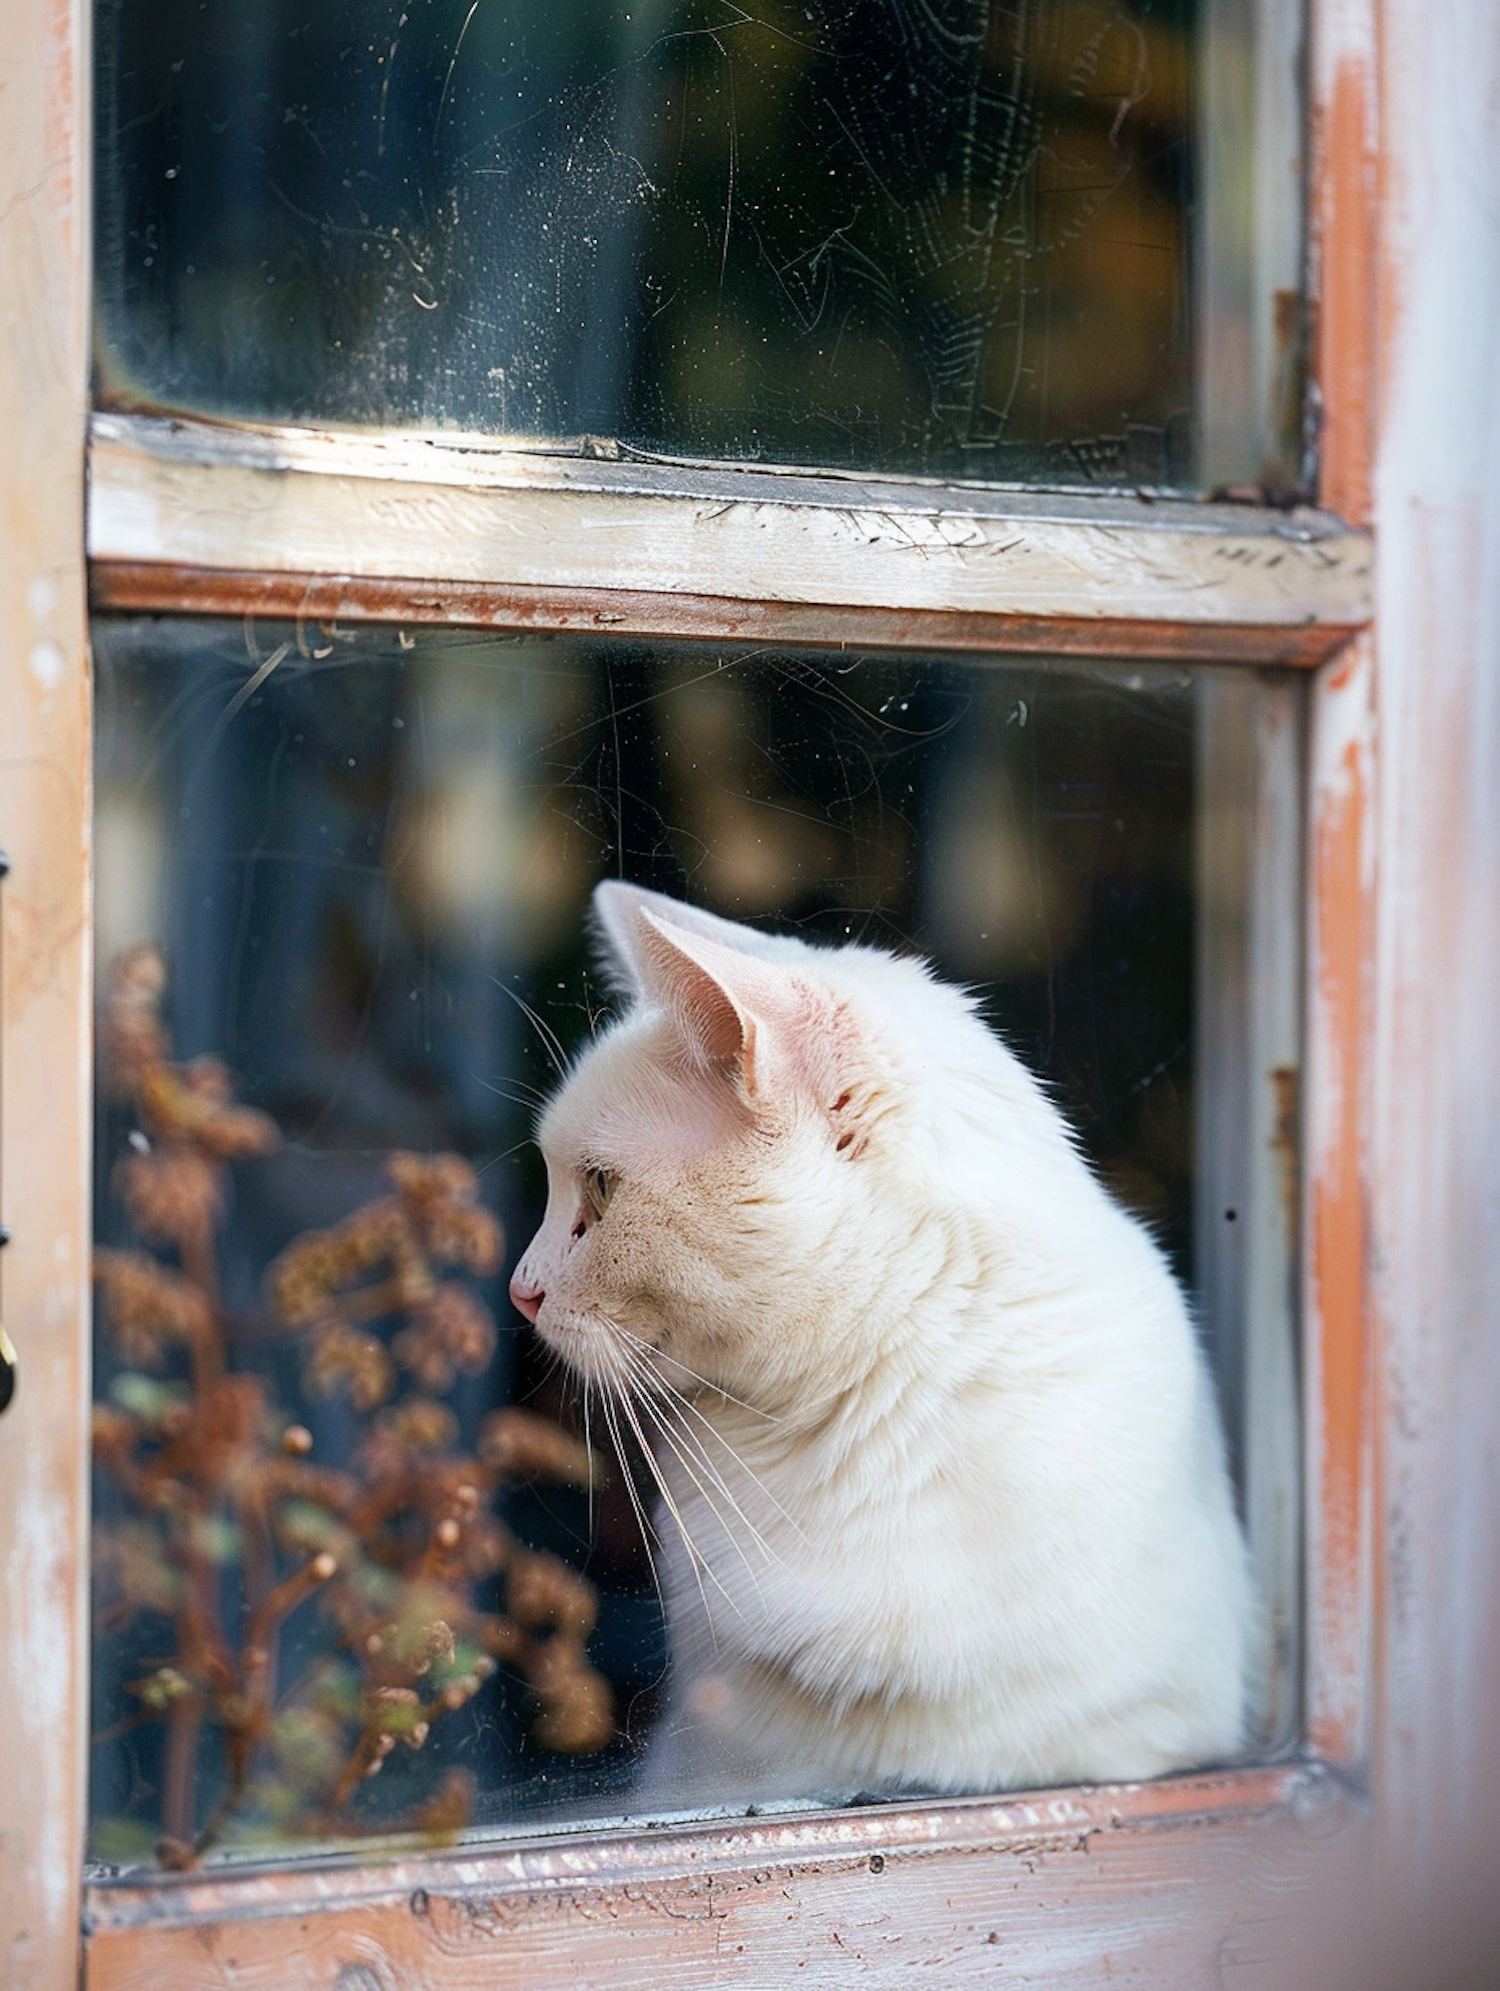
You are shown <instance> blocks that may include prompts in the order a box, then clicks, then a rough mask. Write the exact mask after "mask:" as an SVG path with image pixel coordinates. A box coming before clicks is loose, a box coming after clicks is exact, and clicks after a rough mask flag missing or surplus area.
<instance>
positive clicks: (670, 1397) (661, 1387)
mask: <svg viewBox="0 0 1500 1991" xmlns="http://www.w3.org/2000/svg"><path fill="white" fill-rule="evenodd" d="M601 1318H603V1320H604V1324H605V1325H606V1326H607V1327H610V1328H613V1329H614V1330H615V1332H616V1333H617V1334H619V1335H620V1336H621V1337H622V1340H621V1341H620V1343H619V1352H620V1354H621V1356H622V1357H623V1358H624V1359H625V1361H626V1362H627V1364H628V1365H629V1367H630V1370H631V1373H632V1375H633V1377H634V1379H635V1380H636V1382H637V1390H638V1394H645V1395H649V1396H652V1397H655V1398H658V1399H659V1400H661V1401H663V1402H665V1403H667V1404H669V1405H670V1406H671V1407H672V1409H673V1410H674V1411H675V1412H676V1414H677V1416H678V1417H679V1419H684V1420H685V1419H686V1418H687V1417H692V1418H694V1419H695V1420H696V1422H697V1423H698V1424H699V1425H700V1426H701V1427H702V1429H703V1430H704V1431H705V1432H706V1433H707V1434H708V1435H709V1436H710V1437H711V1438H713V1439H715V1440H716V1441H717V1443H718V1444H720V1445H721V1446H722V1447H723V1448H724V1450H725V1451H726V1452H727V1453H728V1454H729V1456H730V1458H731V1459H732V1460H733V1461H734V1464H735V1465H736V1466H737V1467H738V1469H739V1470H740V1472H741V1473H743V1474H744V1476H745V1478H746V1479H747V1480H748V1481H749V1482H750V1484H751V1485H752V1486H753V1487H754V1488H755V1490H756V1492H757V1493H758V1494H760V1496H761V1498H762V1499H763V1500H765V1501H767V1502H768V1503H769V1505H770V1506H772V1507H774V1508H775V1509H776V1512H777V1513H778V1514H779V1515H780V1516H781V1518H782V1520H783V1521H785V1522H786V1524H787V1526H788V1527H790V1528H791V1529H793V1530H794V1532H795V1533H796V1535H797V1537H798V1539H799V1540H805V1539H806V1537H805V1535H804V1534H803V1531H802V1527H801V1525H800V1523H799V1522H798V1521H797V1519H796V1517H795V1516H794V1515H792V1514H789V1513H788V1512H787V1510H786V1508H785V1507H783V1506H782V1504H781V1502H780V1501H779V1500H778V1499H777V1498H776V1496H775V1494H774V1493H772V1492H771V1490H770V1488H769V1487H768V1486H767V1485H766V1483H765V1481H764V1480H762V1479H761V1477H760V1475H759V1474H758V1473H757V1472H756V1471H755V1470H754V1468H753V1467H752V1466H750V1465H749V1464H748V1463H747V1462H746V1461H745V1459H744V1458H743V1457H742V1456H741V1455H740V1453H739V1452H738V1451H737V1450H736V1449H735V1447H734V1446H733V1445H732V1444H731V1443H730V1441H729V1440H728V1439H727V1438H726V1437H725V1436H724V1433H723V1432H722V1431H721V1430H719V1428H718V1426H717V1425H716V1424H715V1423H714V1422H713V1420H712V1419H711V1418H708V1417H705V1416H704V1414H703V1412H702V1411H701V1410H700V1409H699V1408H698V1406H697V1404H695V1403H694V1402H693V1401H692V1400H691V1398H690V1397H688V1396H686V1395H684V1393H683V1392H682V1391H681V1390H680V1389H678V1387H677V1385H676V1384H675V1383H673V1382H672V1381H671V1380H670V1379H669V1378H668V1377H666V1376H664V1375H662V1374H661V1372H660V1371H659V1370H658V1369H657V1368H656V1366H655V1364H654V1363H653V1362H652V1361H651V1360H650V1359H649V1357H650V1356H652V1355H658V1354H660V1350H658V1349H655V1348H653V1347H652V1346H651V1343H650V1342H648V1341H643V1340H642V1339H641V1337H640V1336H639V1335H636V1334H632V1333H631V1332H630V1330H629V1329H628V1328H625V1327H621V1326H620V1324H619V1322H617V1321H614V1320H610V1319H609V1318H608V1317H607V1316H601ZM632 1344H633V1345H632ZM665 1359H667V1360H671V1359H672V1358H671V1357H667V1358H665ZM679 1366H681V1365H679ZM706 1387H707V1388H709V1389H713V1388H714V1387H715V1385H714V1384H712V1383H710V1384H708V1385H706ZM719 1394H721V1395H722V1394H723V1392H722V1391H721V1392H719ZM729 1401H730V1402H732V1403H733V1402H738V1398H735V1397H731V1398H730V1399H729ZM745 1408H746V1409H749V1408H750V1406H749V1405H748V1404H747V1405H746V1406H745ZM772 1422H773V1423H779V1422H780V1420H779V1419H772ZM680 1428H681V1431H682V1435H683V1437H684V1439H685V1440H686V1439H690V1440H691V1442H692V1444H693V1446H694V1450H695V1453H696V1455H697V1456H698V1458H699V1459H700V1460H701V1461H702V1464H703V1467H704V1470H705V1471H706V1472H709V1473H711V1474H713V1477H714V1480H715V1482H716V1484H717V1485H718V1486H719V1487H720V1489H721V1490H722V1492H723V1494H724V1497H725V1498H726V1499H727V1500H728V1501H729V1502H730V1503H731V1504H732V1505H733V1506H734V1508H735V1511H736V1513H738V1514H740V1518H741V1519H742V1520H743V1521H744V1522H745V1525H746V1527H753V1524H752V1523H751V1522H750V1520H749V1518H748V1517H747V1516H746V1515H745V1514H744V1513H743V1512H742V1510H741V1509H740V1507H739V1505H738V1503H737V1502H736V1501H735V1498H734V1495H733V1494H732V1493H731V1491H730V1489H729V1487H728V1485H727V1483H726V1482H725V1481H724V1479H723V1478H722V1476H721V1475H720V1474H719V1472H718V1470H717V1468H716V1467H715V1466H714V1465H713V1463H712V1461H711V1460H710V1459H709V1457H708V1455H707V1453H706V1451H705V1450H704V1448H703V1442H702V1439H701V1438H699V1436H698V1434H697V1433H696V1432H690V1431H689V1430H688V1427H687V1425H686V1423H685V1422H683V1423H682V1424H681V1427H680ZM757 1532H758V1531H757ZM761 1546H762V1547H763V1548H765V1549H766V1553H767V1554H769V1555H773V1554H774V1552H773V1551H772V1550H771V1549H770V1548H769V1546H768V1545H767V1544H766V1543H765V1542H764V1540H762V1541H761ZM774 1559H775V1560H778V1561H779V1560H780V1558H779V1557H775V1558H774Z"/></svg>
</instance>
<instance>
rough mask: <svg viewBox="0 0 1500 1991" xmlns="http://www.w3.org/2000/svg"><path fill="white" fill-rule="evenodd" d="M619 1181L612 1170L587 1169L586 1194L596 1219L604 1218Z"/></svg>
mask: <svg viewBox="0 0 1500 1991" xmlns="http://www.w3.org/2000/svg"><path fill="white" fill-rule="evenodd" d="M618 1180H619V1178H618V1176H617V1175H616V1174H615V1172H614V1170H613V1169H612V1168H590V1169H585V1171H584V1176H583V1188H584V1194H585V1195H586V1196H587V1197H588V1200H589V1208H590V1209H591V1210H592V1211H593V1213H594V1215H595V1216H596V1217H602V1216H603V1215H604V1212H605V1211H606V1210H607V1209H608V1207H609V1199H610V1197H611V1196H613V1195H614V1193H615V1184H616V1182H617V1181H618Z"/></svg>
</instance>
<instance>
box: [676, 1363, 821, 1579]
mask: <svg viewBox="0 0 1500 1991" xmlns="http://www.w3.org/2000/svg"><path fill="white" fill-rule="evenodd" d="M652 1381H653V1383H655V1384H656V1386H657V1387H658V1388H659V1389H660V1390H661V1392H662V1396H663V1399H664V1401H665V1402H666V1403H667V1404H669V1405H670V1407H671V1408H672V1410H673V1411H674V1412H675V1413H676V1414H677V1416H678V1417H679V1418H684V1419H685V1418H687V1417H691V1418H693V1419H695V1420H696V1422H697V1423H698V1424H699V1425H700V1426H701V1427H702V1429H703V1431H704V1432H705V1433H706V1434H707V1435H708V1436H709V1437H710V1438H713V1439H714V1440H715V1441H716V1442H717V1443H718V1444H719V1445H721V1446H722V1447H723V1448H724V1450H725V1451H726V1452H727V1453H728V1454H729V1456H730V1458H731V1459H732V1460H733V1461H734V1464H735V1465H736V1466H737V1467H738V1469H739V1470H740V1472H742V1473H743V1474H744V1476H745V1478H746V1479H747V1480H748V1481H749V1482H750V1484H751V1485H752V1486H753V1487H754V1488H755V1490H756V1492H757V1493H758V1494H759V1495H760V1496H761V1498H762V1499H763V1500H765V1501H767V1502H768V1503H769V1504H770V1505H771V1506H772V1507H774V1508H775V1509H776V1512H777V1513H778V1514H779V1515H780V1516H781V1518H782V1520H783V1521H785V1522H786V1524H787V1526H788V1527H789V1528H791V1529H792V1530H793V1532H794V1533H795V1534H796V1536H797V1538H798V1540H799V1541H806V1539H807V1537H806V1535H805V1534H804V1533H803V1530H802V1525H801V1523H800V1522H799V1521H798V1520H797V1517H796V1516H795V1515H794V1514H791V1513H788V1511H787V1509H786V1508H785V1507H783V1506H782V1504H781V1502H780V1501H779V1500H778V1499H777V1498H776V1496H775V1494H774V1493H772V1491H771V1489H770V1488H769V1487H768V1486H767V1485H766V1483H765V1481H764V1480H763V1479H762V1478H761V1477H760V1475H759V1473H757V1472H756V1471H755V1469H754V1467H753V1466H751V1465H749V1464H748V1463H747V1462H746V1460H745V1458H744V1456H743V1455H742V1454H741V1453H740V1452H739V1451H738V1450H737V1449H736V1448H735V1446H734V1445H732V1444H731V1443H730V1441H729V1440H728V1439H727V1438H726V1437H725V1436H724V1433H723V1432H722V1431H721V1430H720V1429H719V1427H718V1426H717V1425H716V1424H715V1423H714V1421H713V1419H712V1418H710V1417H705V1416H704V1414H703V1412H702V1411H701V1410H700V1409H699V1408H698V1406H697V1404H695V1403H694V1402H693V1401H692V1399H691V1398H690V1397H687V1396H684V1395H683V1393H682V1391H681V1390H679V1389H678V1388H677V1387H676V1385H675V1384H674V1383H670V1382H668V1381H667V1379H666V1377H665V1376H655V1377H653V1378H652ZM683 1435H684V1436H687V1435H688V1434H687V1428H686V1425H685V1424H684V1426H683ZM692 1438H693V1442H694V1445H695V1446H696V1447H697V1449H698V1451H699V1454H700V1456H704V1455H703V1450H702V1447H703V1441H702V1439H701V1438H700V1437H699V1436H698V1434H697V1432H694V1433H693V1434H692ZM704 1464H705V1466H707V1465H708V1460H707V1458H706V1456H704ZM710 1470H712V1468H711V1467H710ZM725 1492H726V1493H727V1492H728V1488H727V1487H726V1488H725Z"/></svg>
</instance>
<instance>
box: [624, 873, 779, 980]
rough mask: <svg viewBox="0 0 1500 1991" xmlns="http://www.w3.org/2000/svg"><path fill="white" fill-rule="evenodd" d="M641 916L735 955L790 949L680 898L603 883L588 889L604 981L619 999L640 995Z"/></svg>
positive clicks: (761, 954) (637, 886)
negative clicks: (601, 947)
mask: <svg viewBox="0 0 1500 1991" xmlns="http://www.w3.org/2000/svg"><path fill="white" fill-rule="evenodd" d="M643 912H645V913H652V914H654V915H655V917H656V918H657V919H659V920H664V921H665V922H666V923H667V924H668V925H669V926H672V927H676V928H678V929H679V930H683V931H686V932H688V933H693V934H697V935H699V936H700V937H701V938H702V939H704V940H713V941H717V942H718V944H719V946H721V947H726V948H732V949H733V950H734V951H735V952H736V953H743V954H754V955H757V956H760V957H762V958H766V957H769V956H771V955H773V954H777V953H785V952H786V951H787V949H788V947H789V946H791V947H793V948H794V947H795V945H796V943H795V942H792V943H788V942H787V941H785V940H778V939H777V938H776V937H775V936H774V935H772V934H768V933H757V932H756V931H755V929H754V928H753V927H749V926H739V925H737V924H736V923H735V921H733V920H729V919H720V918H718V916H717V915H716V914H714V913H706V912H702V911H700V910H699V909H698V907H696V906H689V905H685V904H684V903H683V902H682V900H681V899H672V898H668V896H667V895H666V893H665V892H649V891H647V889H646V887H645V886H644V885H627V884H626V883H625V881H624V880H623V879H621V878H606V879H605V880H604V881H603V883H602V884H599V885H596V886H595V887H594V923H595V927H596V929H597V931H598V934H599V938H600V939H601V940H602V942H603V943H604V956H605V966H606V970H607V972H608V974H609V979H610V981H611V983H612V984H613V985H614V986H615V988H617V989H618V990H619V992H620V993H621V994H622V995H633V996H640V995H642V994H644V993H645V987H646V983H645V977H644V974H643V972H642V963H641V943H640V930H639V927H638V925H637V917H638V915H639V914H641V913H643Z"/></svg>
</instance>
